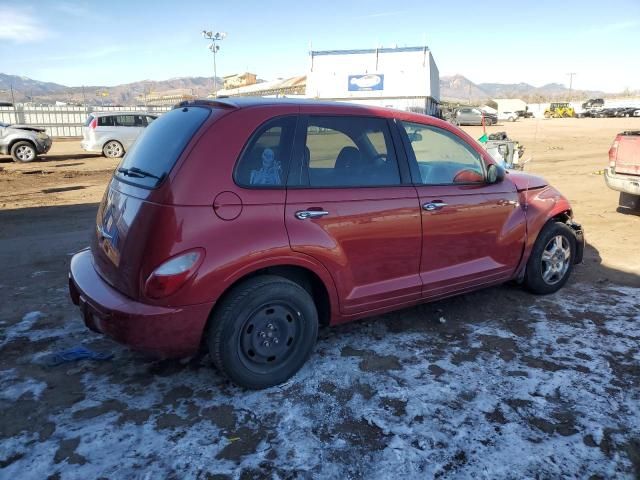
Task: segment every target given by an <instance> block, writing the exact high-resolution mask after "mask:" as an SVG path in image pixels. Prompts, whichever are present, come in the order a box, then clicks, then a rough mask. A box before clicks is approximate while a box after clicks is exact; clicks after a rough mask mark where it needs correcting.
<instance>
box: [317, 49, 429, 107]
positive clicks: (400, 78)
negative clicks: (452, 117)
mask: <svg viewBox="0 0 640 480" xmlns="http://www.w3.org/2000/svg"><path fill="white" fill-rule="evenodd" d="M306 94H307V97H309V98H319V99H325V100H338V101H347V102H353V103H360V104H364V105H375V106H381V107H391V108H397V109H401V110H410V111H414V112H420V113H428V114H432V115H433V114H437V113H438V110H439V103H440V74H439V72H438V67H437V66H436V63H435V61H434V59H433V55H432V54H431V51H430V50H429V48H427V47H426V46H425V47H399V48H372V49H365V50H329V51H312V52H310V65H309V72H308V74H307V89H306Z"/></svg>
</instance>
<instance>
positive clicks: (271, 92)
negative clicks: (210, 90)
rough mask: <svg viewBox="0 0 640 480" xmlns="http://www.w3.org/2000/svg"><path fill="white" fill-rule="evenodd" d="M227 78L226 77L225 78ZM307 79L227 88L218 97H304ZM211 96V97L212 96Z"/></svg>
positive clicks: (219, 92)
mask: <svg viewBox="0 0 640 480" xmlns="http://www.w3.org/2000/svg"><path fill="white" fill-rule="evenodd" d="M225 78H226V77H225ZM306 80H307V77H305V76H304V75H300V76H297V77H291V78H285V79H282V78H279V79H277V80H270V81H268V82H258V83H254V84H252V85H246V86H243V87H237V88H225V89H224V90H219V91H218V92H217V94H218V96H227V97H272V96H275V97H282V96H291V95H304V93H305V89H306V84H307V82H306ZM210 96H211V95H210Z"/></svg>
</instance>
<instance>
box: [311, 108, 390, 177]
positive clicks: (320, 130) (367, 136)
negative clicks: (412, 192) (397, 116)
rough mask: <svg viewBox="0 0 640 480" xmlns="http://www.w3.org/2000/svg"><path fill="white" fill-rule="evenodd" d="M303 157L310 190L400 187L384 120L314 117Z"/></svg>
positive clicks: (353, 117) (350, 117)
mask: <svg viewBox="0 0 640 480" xmlns="http://www.w3.org/2000/svg"><path fill="white" fill-rule="evenodd" d="M304 156H305V161H304V162H303V168H305V167H306V168H307V173H308V184H309V186H311V187H326V188H332V187H373V186H390V185H400V173H399V171H398V161H397V158H396V155H395V151H394V149H393V144H392V141H391V134H390V132H389V127H388V125H387V122H386V120H385V119H382V118H369V117H355V116H344V117H323V116H317V117H316V116H311V117H309V121H308V125H307V132H306V142H305V151H304Z"/></svg>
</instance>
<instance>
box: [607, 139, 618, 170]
mask: <svg viewBox="0 0 640 480" xmlns="http://www.w3.org/2000/svg"><path fill="white" fill-rule="evenodd" d="M619 143H620V141H619V139H618V138H616V139H615V140H614V141H613V144H612V145H611V148H610V149H609V166H610V167H611V168H614V167H615V166H616V159H617V158H618V144H619Z"/></svg>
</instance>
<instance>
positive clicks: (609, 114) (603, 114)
mask: <svg viewBox="0 0 640 480" xmlns="http://www.w3.org/2000/svg"><path fill="white" fill-rule="evenodd" d="M617 111H618V109H617V108H603V109H602V110H598V111H597V112H596V113H595V117H596V118H613V117H615V116H616V113H617Z"/></svg>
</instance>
